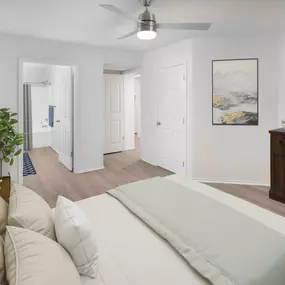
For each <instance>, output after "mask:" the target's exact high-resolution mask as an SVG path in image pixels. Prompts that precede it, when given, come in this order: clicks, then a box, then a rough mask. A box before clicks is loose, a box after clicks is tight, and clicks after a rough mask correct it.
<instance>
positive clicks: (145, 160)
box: [141, 157, 157, 166]
mask: <svg viewBox="0 0 285 285" xmlns="http://www.w3.org/2000/svg"><path fill="white" fill-rule="evenodd" d="M141 160H142V161H144V162H146V163H148V164H151V165H153V166H157V164H154V163H152V162H150V161H148V160H147V159H144V158H143V157H141Z"/></svg>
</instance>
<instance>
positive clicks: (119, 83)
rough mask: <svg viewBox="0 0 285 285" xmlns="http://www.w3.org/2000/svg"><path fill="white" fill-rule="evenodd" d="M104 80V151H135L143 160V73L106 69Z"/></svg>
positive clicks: (108, 152) (107, 152) (110, 152)
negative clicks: (141, 87)
mask: <svg viewBox="0 0 285 285" xmlns="http://www.w3.org/2000/svg"><path fill="white" fill-rule="evenodd" d="M104 79H105V149H104V154H105V155H106V154H113V153H118V152H126V151H132V154H133V155H134V156H135V157H137V158H138V159H140V142H139V141H140V136H141V119H140V116H141V111H140V110H141V95H140V94H141V92H140V74H138V73H135V72H129V71H128V72H124V71H117V70H106V69H105V70H104Z"/></svg>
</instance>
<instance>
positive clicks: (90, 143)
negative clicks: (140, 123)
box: [0, 34, 140, 179]
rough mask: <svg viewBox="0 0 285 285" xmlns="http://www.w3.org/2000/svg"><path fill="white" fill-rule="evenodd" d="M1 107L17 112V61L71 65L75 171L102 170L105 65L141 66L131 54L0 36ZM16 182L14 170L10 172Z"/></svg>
mask: <svg viewBox="0 0 285 285" xmlns="http://www.w3.org/2000/svg"><path fill="white" fill-rule="evenodd" d="M0 42H1V44H0V85H1V90H2V92H1V94H0V101H1V106H3V107H8V108H11V109H12V110H13V111H17V106H18V68H19V58H33V59H36V60H38V61H40V62H45V61H52V62H53V63H54V64H61V63H63V62H64V63H74V64H77V65H78V67H79V70H78V72H79V86H78V90H79V96H78V99H77V101H76V102H75V109H76V114H75V132H76V140H75V142H74V144H75V145H74V147H75V157H74V159H75V165H76V166H77V167H76V169H75V171H76V172H84V171H88V170H92V169H98V168H101V167H103V149H104V102H105V101H104V78H103V65H104V63H106V62H108V63H110V62H114V64H115V63H117V64H120V63H123V62H126V61H128V62H130V63H132V64H133V66H134V67H137V66H139V65H140V55H139V54H137V53H133V52H129V51H128V52H127V51H119V50H115V49H108V48H104V49H103V48H95V47H93V46H88V45H77V44H68V43H63V42H57V41H49V40H40V39H34V38H29V37H22V36H10V35H4V34H1V35H0ZM10 171H11V173H12V176H13V179H16V178H15V177H16V175H15V174H16V171H17V167H16V166H15V167H13V168H12V169H10Z"/></svg>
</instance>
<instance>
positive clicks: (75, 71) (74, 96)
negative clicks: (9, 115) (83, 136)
mask: <svg viewBox="0 0 285 285" xmlns="http://www.w3.org/2000/svg"><path fill="white" fill-rule="evenodd" d="M24 63H35V64H46V65H59V66H69V67H71V76H72V79H73V84H72V93H71V102H72V107H71V108H72V110H71V114H72V148H71V149H72V154H73V157H72V158H73V159H72V171H73V172H75V173H77V157H76V153H77V152H76V150H77V145H76V143H75V142H76V138H77V129H76V123H75V122H76V121H77V119H78V118H79V116H78V114H79V108H78V107H79V104H78V102H79V65H78V63H75V62H70V61H62V60H53V59H51V60H47V59H38V58H37V59H36V58H23V57H20V58H19V59H18V108H17V112H18V124H17V131H18V132H19V133H23V131H24V123H23V118H24V112H23V107H24V100H23V99H24V98H23V84H24V80H23V75H24V72H23V67H24ZM16 161H17V181H16V182H17V183H18V184H20V185H22V184H23V175H21V173H23V169H22V167H23V152H22V153H21V155H19V156H18V157H17V160H16Z"/></svg>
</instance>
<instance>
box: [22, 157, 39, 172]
mask: <svg viewBox="0 0 285 285" xmlns="http://www.w3.org/2000/svg"><path fill="white" fill-rule="evenodd" d="M23 159H24V165H23V176H29V175H35V174H37V172H36V170H35V168H34V165H33V163H32V161H31V158H30V156H29V154H28V153H27V152H25V153H24V155H23Z"/></svg>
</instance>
